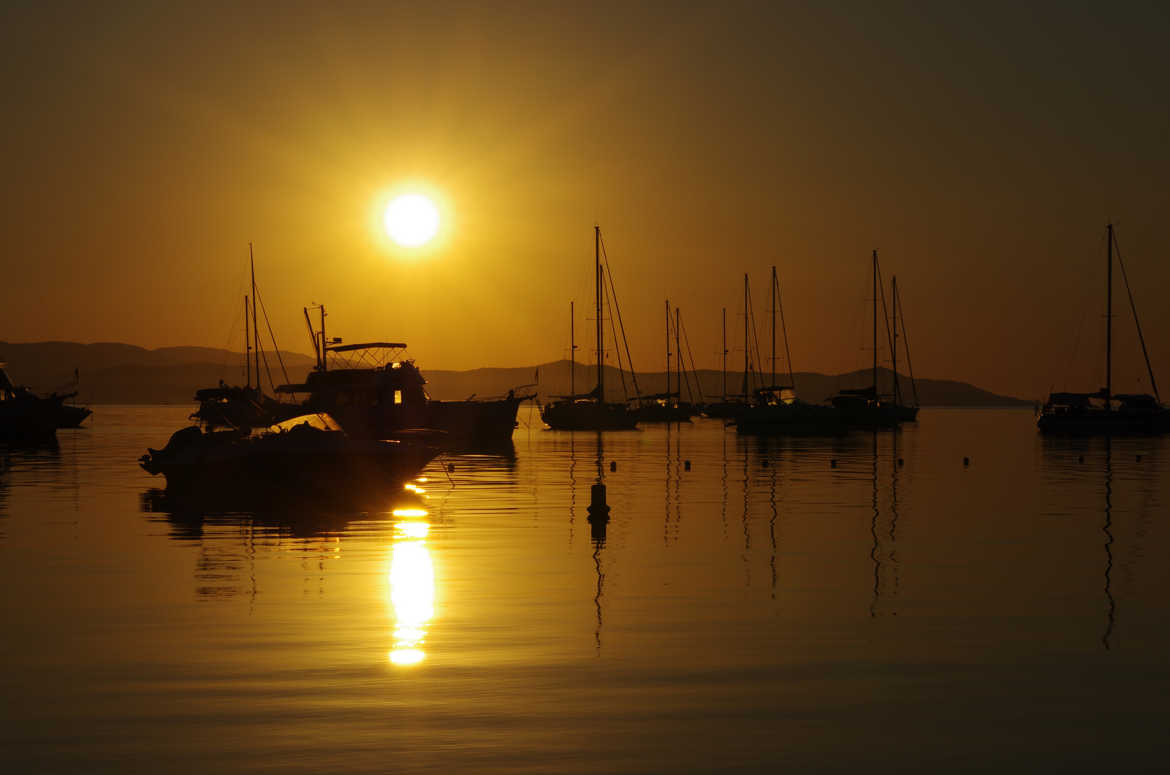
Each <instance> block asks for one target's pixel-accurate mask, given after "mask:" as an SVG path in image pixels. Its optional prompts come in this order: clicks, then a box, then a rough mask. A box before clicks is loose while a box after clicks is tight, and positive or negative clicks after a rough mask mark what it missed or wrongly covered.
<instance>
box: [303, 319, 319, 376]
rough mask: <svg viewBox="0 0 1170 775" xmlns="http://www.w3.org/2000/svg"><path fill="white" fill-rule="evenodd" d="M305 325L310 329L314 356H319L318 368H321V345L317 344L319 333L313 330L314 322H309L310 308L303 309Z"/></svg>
mask: <svg viewBox="0 0 1170 775" xmlns="http://www.w3.org/2000/svg"><path fill="white" fill-rule="evenodd" d="M302 311H303V312H304V313H305V325H306V326H308V327H309V339H311V340H313V354H314V355H316V356H317V368H318V369H320V368H321V345H320V344H318V342H317V332H316V331H314V330H313V321H311V320H309V308H308V307H303V308H302Z"/></svg>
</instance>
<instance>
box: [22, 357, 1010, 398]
mask: <svg viewBox="0 0 1170 775" xmlns="http://www.w3.org/2000/svg"><path fill="white" fill-rule="evenodd" d="M280 358H281V359H283V361H284V367H285V369H286V370H287V372H288V379H289V381H292V382H300V381H302V380H303V378H304V377H305V375H306V374H307V373H308V372H309V371H310V370H311V369H312V368H313V365H314V362H315V359H314V358H313V356H311V355H303V354H301V353H293V352H284V351H282V352H281V353H280ZM267 361H268V368H269V370H270V371H271V373H272V377H273V379H274V380H275V381H276V382H277V383H278V384H279V383H282V382H284V381H285V378H284V375H283V374H282V373H281V368H280V364H279V361H278V359H277V357H276V355H274V354H272V353H268V354H267ZM0 362H7V364H8V373H9V374H10V375H11V377H12V379H13V381H14V382H16V383H18V384H26V385H29V386H30V387H32V388H33V389H35V390H38V391H42V392H49V391H53V390H57V391H62V390H72V389H73V388H72V384H73V372H74V369H77V371H78V374H79V376H80V383H79V388H78V390H79V391H80V395H79V399H80V400H81V401H83V402H87V403H94V404H160V403H180V404H181V403H189V402H191V400H192V396H193V395H194V393H195V391H196V390H197V389H198V388H202V387H210V386H213V385H215V384H217V383H218V382H219V380H221V379H222V380H224V381H225V382H227V383H229V384H241V383H243V381H244V355H243V354H242V353H238V352H231V351H229V350H220V349H215V348H210V347H163V348H159V349H157V350H147V349H145V348H142V347H135V346H133V345H128V344H117V343H104V342H103V343H96V344H77V343H75V342H31V343H22V344H10V343H8V342H0ZM419 367H420V368H421V369H422V370H423V375H424V376H425V377H426V378H427V382H428V384H427V390H428V392H429V393H430V395H431V396H432V397H433V398H442V399H454V398H466V397H468V396H472V395H475V396H479V397H488V396H496V395H502V394H504V393H507V392H508V391H509V390H512V389H517V388H520V386H528V387H527V388H526V389H525V390H524V391H523V392H535V393H538V395H539V397H540V398H545V397H547V396H549V395H561V394H565V393H568V392H569V385H570V380H569V362H568V361H567V360H561V361H554V362H552V363H545V364H542V365H540V366H525V367H518V368H483V369H471V370H469V371H445V370H431V369H427V368H426V364H419ZM574 374H575V388H576V390H577V392H585V391H587V390H589V389H591V388H592V387H593V385H594V384H595V380H596V371H595V368H594V367H592V366H587V365H585V364H580V363H578V364H576V368H575V369H574ZM871 375H872V372H871V371H870V370H869V369H863V370H859V371H853V372H849V373H847V374H838V375H825V374H816V373H812V372H798V373H797V374H795V375H794V377H795V382H796V387H797V389H798V392H799V394H800V396H801V397H802V398H804V399H805V400H807V401H813V402H818V401H821V400H823V399H825V398H828V397H829V396H831V395H833V394H834V393H836V392H837V391H838V390H841V389H843V388H860V387H865V386H867V385H869V384H870V382H871ZM623 378H624V380H625V385H626V390H627V393H628V394H630V395H632V394H633V390H634V386H633V378H632V377H631V376H630V375H629V374H625V375H624V377H623V376H622V375H619V374H618V372H617V370H616V369H614V368H612V367H606V371H605V381H606V394H607V395H608V396H611V397H617V396H620V395H621V394H622V380H623ZM690 379H691V389H692V391H694V393H695V394H697V393H698V392H699V388H701V391H702V393H703V395H704V396H706V397H708V398H713V397H718V396H719V395H721V394H722V391H723V388H722V381H723V380H722V375H721V373H720V372H718V371H714V370H707V369H700V370H699V372H698V381H699V383H701V384H700V385H699V386H696V385H695V383H694V380H695V376H694V375H693V374H692V375H690ZM902 379H903V383H902V387H903V391H904V395H906V396H907V397H908V398H909V397H910V385H909V380H908V379H906V378H905V377H904V376H903V377H902ZM672 380H673V378H672ZM778 380H779V381H781V382H783V381H785V380H783V379H779V378H778ZM878 380H879V383H880V384H881V385H882V386H883V390H888V385H889V384H890V380H891V372H890V371H889V370H888V369H882V370H880V371H879V376H878ZM637 382H638V389H639V391H640V392H641V393H643V394H646V393H660V392H663V391H665V389H666V378H665V375H664V374H663V372H657V373H654V372H651V373H644V374H638V375H637ZM742 382H743V375H742V372H740V373H739V374H736V373H732V372H729V373H728V375H727V390H728V392H736V391H737V390H739V389H740V388H741V387H742ZM265 383H266V384H267V379H266V380H265ZM917 388H918V400H919V403H920V404H921V405H922V406H1025V405H1028V404H1030V403H1031V401H1026V400H1022V399H1019V398H1013V397H1010V396H1001V395H996V394H994V393H991V392H989V391H986V390H982V389H980V388H978V387H975V386H974V385H970V384H968V383H966V382H957V381H954V380H940V379H923V378H920V379H918V380H917ZM686 392H687V391H686V388H685V385H684V394H685V393H686Z"/></svg>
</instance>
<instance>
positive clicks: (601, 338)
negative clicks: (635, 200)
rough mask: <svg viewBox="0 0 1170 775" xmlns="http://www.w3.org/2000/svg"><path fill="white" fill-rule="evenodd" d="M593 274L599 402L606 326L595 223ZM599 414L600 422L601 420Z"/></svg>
mask: <svg viewBox="0 0 1170 775" xmlns="http://www.w3.org/2000/svg"><path fill="white" fill-rule="evenodd" d="M593 265H594V266H593V275H594V280H595V281H596V288H595V291H594V301H595V306H596V308H597V309H596V312H597V402H598V403H599V404H600V403H604V402H605V376H604V371H603V370H602V362H603V361H604V360H605V349H604V347H605V326H604V325H603V324H602V320H601V227H600V226H598V225H597V224H594V225H593ZM600 418H601V415H598V422H601V419H600Z"/></svg>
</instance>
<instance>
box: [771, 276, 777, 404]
mask: <svg viewBox="0 0 1170 775" xmlns="http://www.w3.org/2000/svg"><path fill="white" fill-rule="evenodd" d="M771 387H776V267H775V266H773V267H772V382H771Z"/></svg>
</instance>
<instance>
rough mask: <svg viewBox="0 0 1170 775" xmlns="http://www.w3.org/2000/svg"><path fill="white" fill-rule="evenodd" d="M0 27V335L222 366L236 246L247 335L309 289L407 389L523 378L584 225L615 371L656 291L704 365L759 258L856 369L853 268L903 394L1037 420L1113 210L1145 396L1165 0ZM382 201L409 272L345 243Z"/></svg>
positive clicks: (1087, 297) (1169, 367)
mask: <svg viewBox="0 0 1170 775" xmlns="http://www.w3.org/2000/svg"><path fill="white" fill-rule="evenodd" d="M12 5H13V4H8V5H6V6H5V8H4V10H0V29H2V30H3V32H0V36H2V41H0V42H2V43H3V46H0V61H2V62H3V66H2V68H0V78H3V84H2V85H3V88H4V93H5V103H6V110H5V114H4V117H5V118H4V121H3V123H2V126H0V141H2V142H3V147H4V149H5V152H4V155H5V171H4V175H3V176H2V178H0V180H2V182H0V191H2V192H3V193H2V196H3V202H2V204H3V212H4V219H5V225H4V234H5V238H6V246H5V247H6V249H5V251H4V253H3V257H2V258H0V262H3V264H2V267H0V268H2V270H3V280H2V282H0V340H8V341H37V340H45V339H67V340H75V341H123V342H129V343H133V344H139V345H144V346H148V347H158V346H165V345H180V344H193V345H208V346H219V347H223V346H233V347H239V340H240V339H241V336H242V334H241V333H240V325H241V324H240V317H241V311H242V310H241V307H242V296H243V294H244V293H245V281H246V273H247V250H248V242H249V241H251V242H254V243H255V248H256V258H257V272H258V279H259V281H260V284H261V293H262V295H263V297H264V301H265V303H266V306H267V309H268V312H269V315H270V317H271V319H272V323H273V326H274V327H275V328H276V331H277V335H278V337H279V338H280V343H281V346H282V347H286V348H290V349H298V350H301V351H306V352H307V351H309V350H310V345H309V343H308V341H307V337H306V335H305V333H304V323H303V320H302V318H301V307H302V306H303V305H305V304H308V303H309V302H312V301H316V302H322V301H323V302H325V303H326V304H327V305H328V307H329V310H330V313H331V314H330V318H329V324H330V328H331V331H330V333H331V334H336V335H339V336H344V337H345V338H346V339H347V340H350V341H356V340H359V339H367V338H369V339H400V340H405V341H407V342H408V343H409V344H410V349H411V352H412V354H413V355H414V356H415V357H416V358H417V359H418V361H419V364H420V365H421V366H423V368H424V369H425V368H432V369H438V368H456V369H459V368H471V367H476V366H491V365H495V366H510V365H526V364H533V363H538V362H542V361H547V360H551V359H554V358H558V357H563V356H564V355H565V354H566V352H567V346H568V330H567V329H568V302H569V300H570V299H575V300H576V302H577V308H578V311H579V313H581V314H580V315H579V317H578V320H577V325H578V331H579V332H582V334H581V338H580V339H579V341H580V342H581V343H582V344H585V332H587V331H589V330H591V329H590V325H591V324H590V322H589V321H588V320H586V318H585V314H584V312H585V310H586V309H587V308H588V307H590V305H591V304H592V286H591V262H592V226H593V224H594V223H595V222H598V223H600V224H601V227H602V230H603V233H604V235H605V239H606V242H607V245H608V247H609V253H610V257H611V259H612V262H613V267H614V271H615V278H616V281H617V283H618V291H619V295H620V300H621V303H622V312H623V315H624V317H625V322H626V327H627V330H628V331H629V332H630V333H631V335H632V337H633V340H632V342H631V347H632V349H633V351H634V358H635V363H636V365H637V366H638V367H639V368H640V369H659V368H661V362H662V352H661V349H662V345H661V339H662V319H661V316H662V301H663V299H665V298H667V297H669V298H670V299H671V300H672V301H673V302H675V303H677V304H678V305H679V306H680V307H681V308H682V310H683V316H684V321H685V322H686V324H687V328H688V331H689V333H690V338H691V341H692V345H693V347H694V350H695V358H696V360H697V361H698V362H699V364H700V365H705V366H708V367H716V366H717V365H718V355H717V353H718V351H719V319H720V308H721V307H723V306H727V307H728V318H729V326H730V327H731V328H732V335H731V338H732V340H733V342H735V341H739V339H740V336H741V335H736V334H735V331H736V330H737V328H738V326H739V325H741V323H740V322H739V318H738V317H737V314H738V313H739V312H740V309H741V305H742V303H741V301H740V296H741V291H740V288H741V284H742V274H743V272H745V271H747V272H750V273H751V275H752V279H753V285H754V289H755V291H756V293H757V295H756V302H755V303H756V309H757V313H760V312H762V311H764V310H766V308H767V300H766V293H767V280H768V277H767V271H768V267H769V266H770V265H771V264H776V265H777V266H778V267H779V271H780V275H781V281H782V283H783V286H784V293H785V296H784V304H785V313H786V318H787V321H788V325H789V333H790V340H791V348H792V356H793V361H794V365H795V367H796V369H797V370H814V371H822V372H835V371H843V370H848V369H852V368H857V367H861V366H864V365H866V364H867V363H868V362H869V357H870V356H869V354H868V353H867V352H865V351H863V350H862V349H861V348H862V347H863V345H864V344H865V342H866V340H867V338H868V329H867V326H866V321H867V320H868V317H867V316H868V312H867V308H866V302H865V299H866V296H867V295H868V274H867V272H868V257H869V252H870V250H871V249H872V248H874V247H876V248H878V249H879V250H880V255H881V256H882V260H883V268H884V270H885V272H886V273H887V275H889V274H893V273H897V275H898V278H899V283H900V285H901V286H902V290H903V294H904V301H905V303H906V318H907V323H908V325H909V327H910V341H911V344H912V346H913V356H914V365H915V369H916V372H917V373H918V374H920V375H924V376H934V377H944V378H955V379H962V380H968V381H972V382H975V383H977V384H979V385H981V386H984V387H987V388H990V389H993V390H997V391H1001V392H1008V393H1013V394H1017V395H1023V396H1027V397H1038V396H1040V395H1041V394H1042V393H1044V392H1046V391H1047V390H1048V389H1049V388H1050V387H1051V386H1053V385H1055V386H1056V387H1062V386H1063V387H1068V388H1071V389H1093V388H1095V387H1097V385H1098V380H1100V379H1101V371H1102V367H1101V361H1102V360H1103V359H1102V357H1101V356H1100V355H1099V352H1100V348H1101V342H1102V336H1101V330H1100V329H1101V328H1102V315H1103V312H1104V310H1103V304H1104V299H1103V288H1102V284H1103V274H1104V258H1103V253H1104V242H1103V232H1104V224H1105V222H1106V220H1107V219H1108V218H1112V219H1114V220H1115V222H1116V223H1117V224H1118V237H1119V240H1120V243H1121V247H1122V250H1123V251H1124V255H1125V257H1126V259H1127V261H1128V269H1129V272H1130V276H1131V279H1132V280H1134V281H1135V292H1136V294H1137V301H1138V304H1139V311H1140V312H1141V313H1142V315H1143V321H1142V322H1143V326H1144V327H1145V330H1146V335H1147V340H1148V343H1149V344H1150V347H1151V356H1152V358H1153V360H1154V368H1155V372H1156V373H1160V374H1162V375H1163V380H1164V381H1165V383H1166V384H1170V342H1168V340H1167V332H1168V331H1170V310H1168V309H1167V307H1166V305H1165V304H1164V303H1162V299H1163V298H1164V297H1165V295H1166V291H1167V289H1170V262H1167V261H1166V255H1167V252H1168V251H1167V248H1168V247H1170V232H1168V230H1167V228H1166V213H1167V205H1168V204H1170V196H1168V194H1167V185H1166V181H1167V180H1168V179H1170V102H1167V100H1166V99H1165V97H1166V94H1167V93H1170V89H1168V88H1167V87H1170V75H1168V73H1170V68H1167V67H1166V61H1165V56H1164V53H1163V50H1164V43H1165V40H1167V39H1168V38H1170V36H1168V34H1167V33H1170V16H1168V14H1170V11H1167V10H1166V7H1165V6H1164V5H1158V4H1152V3H1151V4H1124V5H1122V6H1113V5H1111V6H1109V7H1108V8H1106V7H1105V6H1096V7H1090V8H1086V7H1085V6H1082V5H1079V4H1075V5H1074V4H1068V3H1060V4H1034V5H1031V6H1030V7H1029V8H1025V9H1021V8H1019V7H1018V6H1017V5H1015V4H1003V5H992V4H980V7H979V8H978V9H977V10H976V9H974V8H972V7H964V6H970V5H971V4H959V3H946V4H941V3H939V4H926V5H923V6H922V7H915V6H914V5H911V4H906V5H902V4H895V3H878V4H874V3H858V4H845V3H834V4H832V5H831V6H830V7H829V8H828V9H825V8H820V9H810V8H809V7H808V4H791V5H787V4H783V3H774V4H764V3H757V4H751V3H749V4H735V3H717V4H711V5H709V6H706V7H704V6H700V5H697V4H680V3H659V4H651V5H635V4H630V3H614V4H606V3H503V4H497V5H494V7H492V8H485V7H481V5H480V4H476V3H443V2H436V1H432V2H419V3H400V4H393V3H362V4H351V3H329V4H325V3H303V4H302V3H288V2H284V3H272V4H267V5H265V4H259V3H253V4H248V8H247V9H245V10H240V9H237V8H234V7H233V4H230V3H225V4H207V3H198V4H194V3H192V4H189V5H188V7H187V8H186V9H176V8H170V7H167V8H158V7H155V6H156V5H157V4H153V3H107V4H104V5H103V7H102V8H100V9H99V8H95V7H91V5H90V4H77V5H76V6H75V7H70V6H69V5H68V4H53V5H52V6H51V8H45V7H40V6H38V5H34V4H26V5H25V7H24V8H23V9H21V10H14V9H13V8H12V7H11V6H12ZM174 5H178V4H174ZM919 5H921V4H919ZM684 7H685V10H681V9H682V8H684ZM411 181H417V182H419V183H421V184H423V185H425V186H427V187H429V188H430V189H431V190H433V191H435V192H438V193H439V194H440V195H441V196H442V198H443V200H444V202H445V207H446V208H447V211H446V212H447V215H448V216H449V220H448V221H447V222H446V225H445V230H444V237H443V239H442V240H440V242H439V243H438V244H437V245H436V246H435V247H434V248H432V249H431V250H429V251H425V254H424V255H422V256H418V255H407V254H405V253H404V252H403V251H400V250H394V249H392V248H391V247H390V246H389V245H388V243H387V241H386V239H385V238H384V237H383V236H382V235H381V234H380V232H379V230H378V218H379V212H378V208H379V206H380V205H381V204H383V203H384V202H385V197H386V194H387V192H389V191H391V190H394V189H395V188H398V187H401V186H403V185H404V184H405V183H409V182H411ZM1118 288H1119V292H1118V295H1117V297H1116V303H1117V304H1118V305H1119V309H1120V310H1121V311H1122V312H1125V311H1126V310H1125V308H1124V306H1122V305H1124V303H1125V302H1124V291H1123V290H1121V288H1122V287H1121V286H1120V285H1119V286H1118ZM761 317H766V316H764V315H761ZM1117 325H1118V330H1119V331H1120V332H1121V335H1119V337H1118V340H1117V342H1116V346H1117V350H1118V354H1119V361H1120V363H1119V367H1118V373H1117V375H1116V376H1115V385H1116V386H1118V387H1120V388H1121V389H1128V388H1131V387H1139V386H1141V387H1145V385H1144V384H1141V385H1139V383H1138V382H1137V377H1138V376H1139V370H1138V368H1137V361H1136V360H1135V358H1137V357H1139V353H1138V350H1137V345H1136V339H1135V338H1134V336H1133V334H1132V324H1131V323H1130V321H1129V318H1128V313H1126V315H1125V316H1122V317H1119V318H1118V324H1117ZM761 336H762V337H763V336H765V332H764V331H761ZM581 357H583V358H587V357H589V355H588V351H584V354H583V355H582V356H581ZM740 358H742V355H741V354H738V353H736V354H733V355H732V359H733V363H735V362H737V361H738V360H739V359H740Z"/></svg>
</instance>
